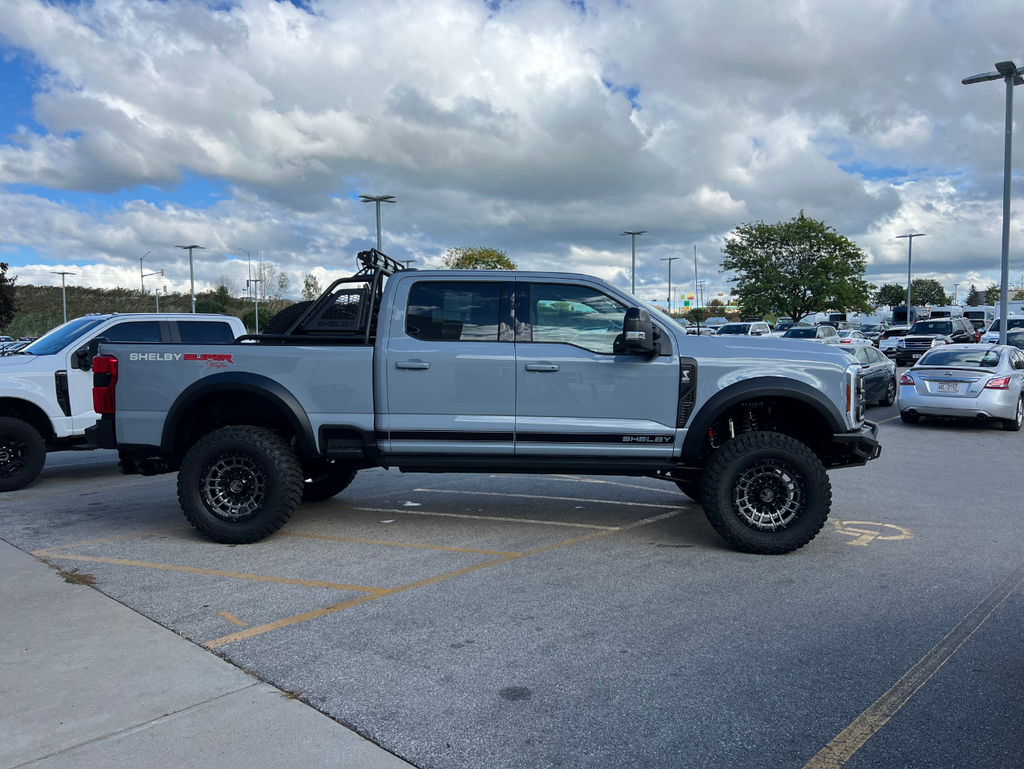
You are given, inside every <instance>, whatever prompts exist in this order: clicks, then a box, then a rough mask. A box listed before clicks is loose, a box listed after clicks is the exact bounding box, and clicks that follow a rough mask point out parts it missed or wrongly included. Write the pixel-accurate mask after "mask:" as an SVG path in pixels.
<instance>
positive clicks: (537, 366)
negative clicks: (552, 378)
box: [526, 363, 558, 371]
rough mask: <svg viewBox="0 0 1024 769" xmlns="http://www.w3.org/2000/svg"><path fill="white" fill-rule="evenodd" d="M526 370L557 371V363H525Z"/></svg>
mask: <svg viewBox="0 0 1024 769" xmlns="http://www.w3.org/2000/svg"><path fill="white" fill-rule="evenodd" d="M526 370H527V371H558V364H557V363H527V364H526Z"/></svg>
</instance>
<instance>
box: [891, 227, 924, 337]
mask: <svg viewBox="0 0 1024 769" xmlns="http://www.w3.org/2000/svg"><path fill="white" fill-rule="evenodd" d="M925 234H926V233H924V232H915V233H914V234H913V235H897V236H896V237H897V238H906V239H907V325H908V326H912V325H914V324H913V323H911V322H910V259H911V256H913V253H914V238H923V237H924V236H925Z"/></svg>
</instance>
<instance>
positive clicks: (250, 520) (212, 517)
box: [178, 425, 304, 544]
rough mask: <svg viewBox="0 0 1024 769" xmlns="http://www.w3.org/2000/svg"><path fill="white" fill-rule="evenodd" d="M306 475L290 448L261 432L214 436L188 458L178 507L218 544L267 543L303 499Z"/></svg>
mask: <svg viewBox="0 0 1024 769" xmlns="http://www.w3.org/2000/svg"><path fill="white" fill-rule="evenodd" d="M303 476H304V473H303V472H302V465H301V464H299V460H298V458H296V456H295V452H294V451H292V448H291V446H289V445H288V443H287V442H286V441H285V440H284V439H283V438H282V437H281V436H280V435H278V434H277V433H275V432H273V431H272V430H267V429H266V428H262V427H250V426H247V425H246V426H236V427H224V428H222V429H220V430H215V431H214V432H212V433H210V434H209V435H206V436H204V437H203V438H201V439H200V440H199V441H198V442H197V443H196V444H195V445H194V446H192V448H191V449H189V450H188V453H187V454H186V455H185V458H184V459H183V460H182V462H181V470H180V471H179V473H178V501H179V502H180V503H181V509H182V511H183V512H184V513H185V517H186V518H188V521H189V523H191V524H192V525H193V526H195V527H196V530H197V531H199V533H200V534H202V535H204V536H206V537H208V538H209V539H212V540H213V541H214V542H224V543H227V544H248V543H250V542H258V541H259V540H261V539H264V538H266V537H269V536H270V535H271V534H273V533H274V532H275V531H277V530H278V529H280V528H281V527H282V526H284V525H285V523H287V522H288V519H289V518H291V515H292V513H293V512H294V511H295V508H296V507H298V504H299V500H300V499H302V480H303Z"/></svg>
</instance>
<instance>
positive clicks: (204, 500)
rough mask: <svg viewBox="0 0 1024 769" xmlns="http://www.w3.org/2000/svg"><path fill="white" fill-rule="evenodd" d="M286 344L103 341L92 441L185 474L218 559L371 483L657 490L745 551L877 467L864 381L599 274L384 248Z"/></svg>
mask: <svg viewBox="0 0 1024 769" xmlns="http://www.w3.org/2000/svg"><path fill="white" fill-rule="evenodd" d="M358 260H359V263H360V265H361V269H360V270H359V271H358V272H357V273H356V274H355V275H353V276H352V277H349V278H344V279H342V280H339V281H336V282H335V283H334V284H332V285H331V286H330V287H329V288H328V289H327V291H325V292H324V294H323V295H322V296H321V297H320V298H319V299H317V300H316V301H314V302H308V303H302V304H298V305H294V306H293V307H291V308H289V309H288V310H286V311H285V314H282V315H279V316H278V317H277V318H275V325H277V326H278V328H276V329H268V330H272V331H276V332H279V333H269V334H262V335H259V336H248V337H241V338H239V339H238V340H237V341H236V342H235V343H234V344H233V345H230V346H204V345H186V344H183V345H147V344H123V343H121V344H118V343H104V342H102V341H101V342H100V343H99V345H98V347H97V349H96V355H95V357H94V358H93V360H92V366H93V371H94V401H95V405H96V409H97V411H98V412H99V413H101V414H102V416H101V419H100V420H99V421H98V422H97V424H96V426H95V427H93V428H92V429H91V430H90V431H89V437H90V440H91V441H92V442H93V443H94V444H96V445H99V446H102V447H105V448H116V449H118V450H119V452H120V457H121V470H122V472H128V473H132V472H140V473H142V474H144V475H151V474H154V473H159V472H173V471H175V470H177V471H178V498H179V500H180V502H181V506H182V508H183V511H184V513H185V515H186V517H187V518H188V520H189V521H190V522H191V523H192V524H193V525H194V526H195V527H196V529H198V530H199V531H200V532H201V533H203V534H204V535H205V536H207V537H209V538H211V539H213V540H216V541H218V542H226V543H248V542H255V541H257V540H260V539H262V538H264V537H266V536H268V535H270V534H272V533H273V532H275V531H276V530H277V529H279V528H280V527H281V526H283V525H284V524H285V523H286V522H287V521H288V519H289V517H290V516H291V515H292V513H293V512H294V510H295V509H296V507H297V506H298V504H299V502H300V501H302V500H303V499H305V500H320V499H326V498H328V497H331V496H333V495H335V494H337V493H339V492H340V491H342V490H343V489H344V488H345V487H346V486H348V485H349V484H350V483H351V482H352V479H353V478H354V477H355V474H356V472H357V471H358V470H360V469H363V468H370V467H385V468H391V467H397V468H398V469H399V470H401V471H402V472H428V473H470V472H476V473H584V474H591V475H620V476H623V475H624V476H643V477H650V478H661V479H664V480H667V481H671V482H674V483H675V484H676V485H677V486H678V487H679V489H680V490H681V491H682V492H683V493H685V494H686V495H688V496H689V497H691V498H692V499H694V500H696V501H699V502H701V503H702V504H703V507H704V510H705V512H706V514H707V516H708V519H709V520H710V521H711V523H712V525H713V526H714V527H715V529H716V530H717V531H718V532H719V533H720V534H721V535H722V537H723V538H724V539H725V540H726V541H727V542H729V543H730V544H731V545H732V546H734V547H736V548H738V549H740V550H743V551H746V552H753V553H767V554H778V553H786V552H790V551H792V550H795V549H796V548H799V547H801V546H803V545H805V544H806V543H807V542H809V541H810V540H811V539H813V538H814V536H815V535H816V534H817V533H818V531H820V530H821V528H822V526H823V525H824V522H825V520H826V518H827V517H828V514H829V510H830V507H831V501H832V491H831V484H830V482H829V478H828V475H827V474H826V470H830V469H834V468H839V467H850V466H857V465H863V464H865V463H866V462H867V461H868V460H870V459H874V458H875V457H877V456H878V455H879V453H880V447H879V445H878V442H877V440H876V434H877V426H876V425H875V424H874V423H872V422H868V421H865V420H864V401H863V392H862V384H861V378H860V367H859V365H858V364H857V363H856V361H855V360H854V359H853V358H852V357H850V356H848V355H847V354H846V353H845V352H842V351H839V350H830V349H828V348H826V347H825V346H824V345H807V344H806V343H800V342H792V341H789V340H768V339H745V338H737V337H729V338H714V337H710V338H706V337H694V336H687V335H686V332H685V331H684V329H683V328H682V327H681V326H679V325H677V324H676V323H675V322H674V321H673V320H672V319H671V318H669V317H668V316H666V315H664V314H662V313H660V312H659V311H658V310H656V309H655V308H654V307H652V306H648V305H646V304H645V303H644V302H642V301H641V300H639V299H637V298H636V297H635V296H633V295H632V294H629V293H627V292H624V291H622V290H620V289H618V288H616V287H615V286H612V285H610V284H608V283H606V282H604V281H602V280H599V279H597V278H592V277H589V276H585V275H571V274H562V273H540V272H479V271H429V272H428V271H417V270H407V269H406V270H403V269H402V268H401V265H399V264H398V263H396V262H395V261H394V260H392V259H390V258H389V257H387V256H385V255H384V254H381V253H380V252H378V251H376V250H373V251H368V252H362V253H361V254H359V257H358Z"/></svg>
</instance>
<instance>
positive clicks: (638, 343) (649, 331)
mask: <svg viewBox="0 0 1024 769" xmlns="http://www.w3.org/2000/svg"><path fill="white" fill-rule="evenodd" d="M621 340H622V345H621V346H622V352H625V353H627V354H630V355H647V356H651V357H653V356H654V355H657V354H658V353H657V347H656V346H655V343H654V326H653V324H652V323H651V316H650V314H649V313H648V312H647V310H643V309H641V308H639V307H630V308H629V309H628V310H626V315H625V317H624V318H623V319H622V337H621Z"/></svg>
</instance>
